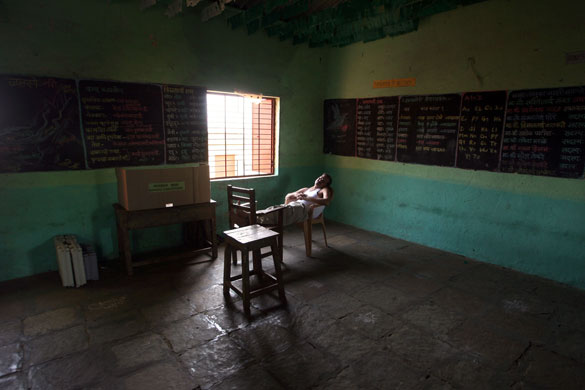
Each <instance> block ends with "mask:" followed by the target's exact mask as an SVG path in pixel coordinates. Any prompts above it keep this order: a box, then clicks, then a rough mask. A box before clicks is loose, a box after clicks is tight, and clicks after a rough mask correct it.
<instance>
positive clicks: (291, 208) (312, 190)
mask: <svg viewBox="0 0 585 390" xmlns="http://www.w3.org/2000/svg"><path fill="white" fill-rule="evenodd" d="M332 181H333V179H332V178H331V176H330V175H329V174H327V173H324V174H322V175H321V176H319V177H318V178H317V179H316V180H315V184H314V185H313V186H312V187H304V188H301V189H299V190H297V191H295V192H291V193H290V194H287V195H286V197H285V198H284V204H281V205H278V206H271V207H268V208H267V209H265V210H261V211H258V215H257V220H258V223H260V224H262V225H272V224H276V223H277V218H278V213H275V212H274V213H269V211H270V210H273V209H276V208H280V207H283V208H284V209H283V225H292V224H293V223H299V222H303V221H304V220H306V219H307V218H308V217H309V210H313V215H312V217H313V218H316V217H318V216H319V215H321V213H322V212H323V209H325V206H328V205H329V202H330V201H331V199H332V198H333V189H332V188H331V183H332Z"/></svg>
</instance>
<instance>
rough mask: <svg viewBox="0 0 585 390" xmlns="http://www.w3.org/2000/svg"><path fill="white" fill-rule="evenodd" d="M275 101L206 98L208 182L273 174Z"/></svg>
mask: <svg viewBox="0 0 585 390" xmlns="http://www.w3.org/2000/svg"><path fill="white" fill-rule="evenodd" d="M275 111H276V99H275V98H262V99H261V101H260V99H250V98H247V97H243V96H240V95H235V94H228V93H219V92H210V93H208V94H207V131H208V148H209V171H210V177H211V178H212V179H219V178H230V177H246V176H262V175H272V174H274V149H275V147H274V145H275Z"/></svg>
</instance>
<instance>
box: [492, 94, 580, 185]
mask: <svg viewBox="0 0 585 390" xmlns="http://www.w3.org/2000/svg"><path fill="white" fill-rule="evenodd" d="M584 160H585V88H584V87H573V88H554V89H535V90H524V91H512V92H510V96H509V97H508V106H507V113H506V126H505V130H504V139H503V145H502V158H501V165H500V170H501V171H503V172H517V173H526V174H531V175H544V176H559V177H568V178H578V177H581V176H582V175H583V167H584Z"/></svg>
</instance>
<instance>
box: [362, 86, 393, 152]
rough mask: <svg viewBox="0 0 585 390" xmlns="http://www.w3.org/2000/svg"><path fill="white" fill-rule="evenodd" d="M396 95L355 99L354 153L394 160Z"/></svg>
mask: <svg viewBox="0 0 585 390" xmlns="http://www.w3.org/2000/svg"><path fill="white" fill-rule="evenodd" d="M397 118H398V97H397V96H394V97H381V98H371V99H358V100H357V124H356V147H357V150H356V155H357V156H358V157H363V158H370V159H375V160H386V161H394V154H395V150H396V120H397Z"/></svg>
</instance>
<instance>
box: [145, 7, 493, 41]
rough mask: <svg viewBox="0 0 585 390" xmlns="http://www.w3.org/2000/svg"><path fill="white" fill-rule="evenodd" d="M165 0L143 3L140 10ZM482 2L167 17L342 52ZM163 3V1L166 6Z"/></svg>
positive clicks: (214, 11)
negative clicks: (221, 21) (223, 20)
mask: <svg viewBox="0 0 585 390" xmlns="http://www.w3.org/2000/svg"><path fill="white" fill-rule="evenodd" d="M157 1H159V2H161V3H162V2H165V1H164V0H142V8H146V7H149V6H152V5H154V4H156V3H157ZM481 1H485V0H213V1H201V0H172V1H171V2H170V4H168V6H167V11H166V14H167V16H169V17H172V16H174V15H176V14H178V13H180V12H182V10H183V5H185V6H186V7H187V8H189V7H194V8H196V9H198V10H199V11H200V12H201V19H202V20H203V21H207V20H209V19H212V18H214V17H216V16H219V15H220V14H222V13H223V12H224V11H225V10H226V9H227V10H229V11H230V12H228V13H229V15H231V16H228V17H227V23H228V25H229V26H231V28H233V29H246V31H247V32H248V34H255V33H258V32H260V31H264V32H265V33H266V34H267V35H268V36H270V37H274V38H275V39H280V40H281V41H286V40H292V43H293V44H308V45H309V47H322V46H333V47H342V46H346V45H350V44H352V43H355V42H370V41H375V40H377V39H382V38H385V37H387V36H395V35H400V34H405V33H408V32H411V31H416V30H417V28H418V24H419V21H420V20H421V19H423V18H425V17H429V16H431V15H434V14H437V13H440V12H445V11H449V10H452V9H455V8H457V7H460V6H465V5H469V4H473V3H478V2H481ZM166 3H168V1H166Z"/></svg>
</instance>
